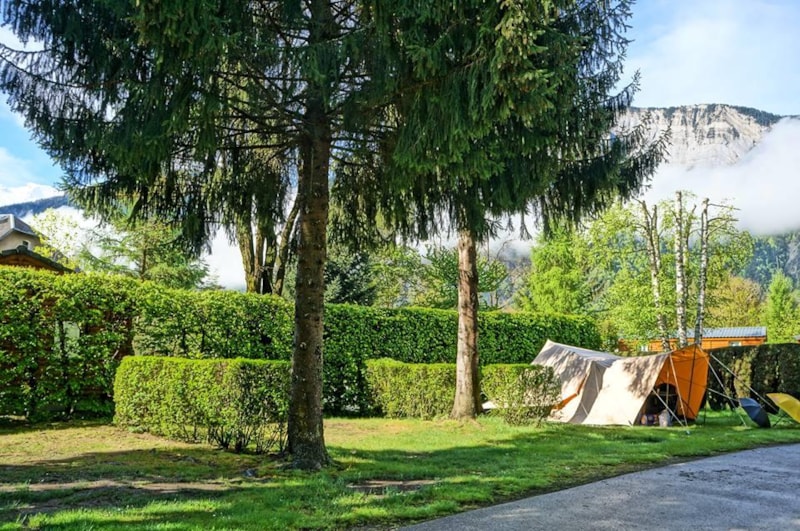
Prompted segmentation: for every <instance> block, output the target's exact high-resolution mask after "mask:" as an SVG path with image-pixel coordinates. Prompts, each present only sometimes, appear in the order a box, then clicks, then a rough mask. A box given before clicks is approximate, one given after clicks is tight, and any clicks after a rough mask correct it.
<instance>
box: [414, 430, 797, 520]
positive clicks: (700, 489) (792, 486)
mask: <svg viewBox="0 0 800 531" xmlns="http://www.w3.org/2000/svg"><path fill="white" fill-rule="evenodd" d="M406 529H409V530H416V531H432V530H436V531H447V530H453V531H468V530H473V529H480V530H484V529H488V530H497V531H512V530H534V529H547V530H570V529H575V530H584V529H615V530H618V529H626V530H627V529H676V530H688V529H735V530H750V529H752V530H792V529H797V530H800V444H795V445H788V446H775V447H771V448H759V449H756V450H748V451H744V452H737V453H733V454H727V455H722V456H717V457H711V458H707V459H699V460H696V461H691V462H688V463H681V464H675V465H670V466H667V467H664V468H656V469H652V470H647V471H644V472H635V473H632V474H625V475H623V476H619V477H616V478H612V479H607V480H603V481H599V482H597V483H590V484H588V485H583V486H580V487H575V488H571V489H566V490H562V491H559V492H553V493H550V494H543V495H541V496H534V497H532V498H526V499H523V500H518V501H515V502H511V503H505V504H502V505H496V506H493V507H487V508H484V509H478V510H475V511H469V512H466V513H461V514H458V515H454V516H450V517H447V518H442V519H439V520H431V521H429V522H425V523H422V524H419V525H416V526H412V527H408V528H406Z"/></svg>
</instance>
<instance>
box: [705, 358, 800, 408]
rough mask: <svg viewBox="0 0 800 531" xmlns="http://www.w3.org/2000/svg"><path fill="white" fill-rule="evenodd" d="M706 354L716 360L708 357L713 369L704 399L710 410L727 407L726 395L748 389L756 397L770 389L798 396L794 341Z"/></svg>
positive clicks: (799, 377)
mask: <svg viewBox="0 0 800 531" xmlns="http://www.w3.org/2000/svg"><path fill="white" fill-rule="evenodd" d="M709 354H711V355H712V356H713V357H714V358H716V360H718V361H716V360H714V359H712V361H711V366H712V368H713V369H714V372H713V373H711V374H709V376H708V387H709V390H710V392H709V397H708V402H709V405H710V406H711V407H712V408H713V409H720V408H722V407H726V406H728V405H729V401H728V400H727V399H726V398H725V397H726V396H729V397H734V398H737V397H749V396H751V395H752V394H753V393H751V391H750V388H752V390H753V391H755V393H756V394H757V395H760V396H766V394H767V393H772V392H779V393H788V394H790V395H793V396H800V344H798V343H776V344H764V345H759V346H757V347H725V348H718V349H713V350H710V351H709ZM723 365H724V367H723ZM725 367H727V369H726V368H725ZM728 369H730V371H728ZM714 373H716V376H715V374H714ZM718 378H719V381H718ZM767 405H770V404H769V403H768V404H767Z"/></svg>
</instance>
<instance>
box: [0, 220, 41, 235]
mask: <svg viewBox="0 0 800 531" xmlns="http://www.w3.org/2000/svg"><path fill="white" fill-rule="evenodd" d="M13 232H21V233H22V234H26V235H28V236H33V237H34V238H38V236H37V234H36V232H35V231H34V230H33V229H32V228H31V227H30V225H28V224H27V223H25V222H24V221H22V220H21V219H19V218H18V217H17V216H15V215H14V214H0V240H2V239H3V238H5V237H6V236H8V235H9V234H11V233H13Z"/></svg>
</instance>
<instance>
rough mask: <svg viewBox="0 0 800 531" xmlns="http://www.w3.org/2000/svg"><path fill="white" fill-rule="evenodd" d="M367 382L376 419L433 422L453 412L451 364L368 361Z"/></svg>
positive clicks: (454, 378)
mask: <svg viewBox="0 0 800 531" xmlns="http://www.w3.org/2000/svg"><path fill="white" fill-rule="evenodd" d="M366 380H367V384H368V386H369V390H370V391H371V396H372V400H373V401H374V406H375V407H374V409H373V411H374V412H375V413H377V414H378V415H382V416H386V417H390V418H398V417H413V418H421V419H432V418H436V417H442V416H447V415H449V414H450V411H451V410H452V409H453V399H454V398H455V392H456V367H455V365H454V364H447V363H419V364H418V363H403V362H401V361H397V360H391V359H381V360H370V361H369V362H367V371H366Z"/></svg>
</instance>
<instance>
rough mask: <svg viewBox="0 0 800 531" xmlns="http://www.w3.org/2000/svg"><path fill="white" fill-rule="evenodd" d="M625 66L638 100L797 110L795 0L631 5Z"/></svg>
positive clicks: (799, 66) (798, 13)
mask: <svg viewBox="0 0 800 531" xmlns="http://www.w3.org/2000/svg"><path fill="white" fill-rule="evenodd" d="M631 22H632V25H633V29H632V31H631V32H630V33H631V34H630V35H629V36H630V37H633V38H634V42H633V43H632V44H631V45H630V46H629V49H628V60H627V61H626V68H627V69H629V71H633V70H637V69H638V70H640V72H641V74H642V85H641V91H640V92H639V94H638V95H637V96H636V100H635V103H636V105H638V106H643V107H667V106H677V105H686V104H697V103H727V104H733V105H743V106H748V107H755V108H758V109H762V110H765V111H769V112H773V113H777V114H785V115H790V114H800V96H799V95H798V92H797V87H798V86H800V54H798V53H797V50H800V32H798V31H797V26H798V25H800V3H798V2H796V1H794V0H782V1H775V0H770V1H767V0H704V1H703V2H696V1H694V0H692V1H688V0H672V1H669V2H665V1H658V0H655V1H654V0H649V1H648V2H642V3H641V4H637V5H636V6H635V7H634V16H633V19H632V21H631Z"/></svg>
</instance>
